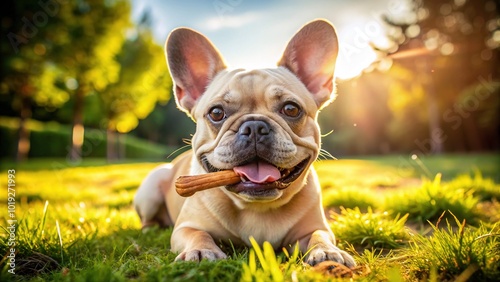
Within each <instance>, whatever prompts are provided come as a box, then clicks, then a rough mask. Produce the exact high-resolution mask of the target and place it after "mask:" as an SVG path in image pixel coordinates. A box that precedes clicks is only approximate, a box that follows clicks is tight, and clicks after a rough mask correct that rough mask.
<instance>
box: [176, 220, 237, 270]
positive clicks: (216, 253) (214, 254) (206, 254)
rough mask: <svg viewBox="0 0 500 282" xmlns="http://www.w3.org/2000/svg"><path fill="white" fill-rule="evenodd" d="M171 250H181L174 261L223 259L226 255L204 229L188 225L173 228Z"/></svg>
mask: <svg viewBox="0 0 500 282" xmlns="http://www.w3.org/2000/svg"><path fill="white" fill-rule="evenodd" d="M171 242H172V250H174V251H175V250H183V251H182V252H181V253H180V254H179V255H178V256H177V257H176V258H175V260H176V261H182V260H185V261H198V262H199V261H201V260H202V259H207V260H210V261H213V260H218V259H225V258H227V255H226V254H225V253H224V252H223V251H222V250H221V249H220V248H219V247H218V246H217V245H216V244H215V241H214V239H213V238H212V236H210V234H208V233H207V232H205V231H201V230H197V229H194V228H190V227H180V228H176V229H174V232H173V233H172V240H171Z"/></svg>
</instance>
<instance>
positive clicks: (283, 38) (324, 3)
mask: <svg viewBox="0 0 500 282" xmlns="http://www.w3.org/2000/svg"><path fill="white" fill-rule="evenodd" d="M132 8H133V18H134V19H136V20H137V19H139V18H140V16H141V15H142V13H144V11H146V10H149V12H150V14H151V16H152V20H153V21H152V24H153V33H154V37H155V39H156V41H158V43H160V44H164V42H165V40H166V38H167V36H168V34H169V33H170V31H171V30H173V29H174V28H177V27H181V26H183V27H190V28H193V29H195V30H197V31H199V32H201V33H202V34H204V35H205V36H207V37H208V38H209V39H210V40H211V41H212V42H213V43H214V44H215V46H217V48H218V49H219V51H220V52H221V53H222V56H223V57H224V58H225V61H226V63H227V64H228V65H229V67H231V68H247V69H252V68H269V67H275V66H276V62H277V61H278V60H279V59H280V57H281V53H282V52H283V50H284V49H285V47H286V44H287V42H288V40H289V39H290V38H291V37H292V36H293V35H294V34H295V32H296V31H298V30H299V29H300V27H301V26H303V25H304V24H305V23H307V22H309V21H312V20H314V19H317V18H324V19H327V20H329V21H330V22H331V23H332V24H333V25H334V26H335V28H336V31H337V35H338V37H339V42H340V53H339V57H338V60H337V69H336V75H337V77H339V78H341V79H348V78H351V77H354V76H356V75H359V74H360V73H361V71H362V70H363V69H364V68H366V67H367V66H368V65H370V63H371V62H373V61H374V60H376V55H375V53H374V52H373V51H372V48H371V47H370V46H369V42H375V43H377V44H378V45H380V46H384V45H387V44H388V42H387V40H386V37H385V34H386V33H387V32H386V30H385V25H384V24H383V22H382V21H381V15H388V16H396V17H397V16H398V15H401V14H404V13H405V11H407V0H313V1H301V0H287V1H285V0H268V1H265V0H253V1H252V0H207V1H204V0H185V1H176V0H133V1H132Z"/></svg>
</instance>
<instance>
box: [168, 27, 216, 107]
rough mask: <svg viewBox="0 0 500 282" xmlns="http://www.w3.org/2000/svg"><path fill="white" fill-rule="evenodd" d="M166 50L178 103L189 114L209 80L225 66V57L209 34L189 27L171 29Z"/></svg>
mask: <svg viewBox="0 0 500 282" xmlns="http://www.w3.org/2000/svg"><path fill="white" fill-rule="evenodd" d="M165 51H166V56H167V64H168V69H169V71H170V75H171V76H172V79H173V80H174V91H175V100H176V102H177V105H178V106H179V107H180V108H181V109H182V110H184V111H185V112H187V113H188V114H191V110H192V109H193V107H194V105H195V104H196V102H197V101H198V99H199V98H200V97H201V95H203V93H204V92H205V90H206V88H207V86H208V84H209V83H210V81H211V80H212V79H213V78H214V77H215V75H217V73H219V72H220V71H221V70H223V69H225V68H226V65H225V64H224V60H223V59H222V56H221V55H220V54H219V51H218V50H217V48H215V46H214V45H213V44H212V42H210V40H208V38H206V37H205V36H203V35H202V34H200V33H198V32H196V31H194V30H192V29H189V28H178V29H175V30H173V31H172V32H171V33H170V35H169V36H168V38H167V42H166V43H165Z"/></svg>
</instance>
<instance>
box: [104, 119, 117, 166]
mask: <svg viewBox="0 0 500 282" xmlns="http://www.w3.org/2000/svg"><path fill="white" fill-rule="evenodd" d="M116 140H117V138H116V132H115V131H114V130H113V129H112V128H109V127H108V129H107V130H106V159H107V160H108V162H112V161H114V160H116V159H117V150H116Z"/></svg>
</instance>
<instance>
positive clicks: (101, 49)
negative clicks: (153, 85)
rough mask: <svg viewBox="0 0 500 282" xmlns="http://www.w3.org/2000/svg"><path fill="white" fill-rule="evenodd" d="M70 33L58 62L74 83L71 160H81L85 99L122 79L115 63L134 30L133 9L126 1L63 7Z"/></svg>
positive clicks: (65, 26) (94, 0) (90, 0)
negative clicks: (127, 32) (131, 18)
mask: <svg viewBox="0 0 500 282" xmlns="http://www.w3.org/2000/svg"><path fill="white" fill-rule="evenodd" d="M60 14H61V18H62V19H63V24H62V25H61V26H59V28H62V29H65V30H67V37H66V38H65V41H64V43H63V44H60V45H59V46H57V47H58V48H57V50H58V54H59V55H58V56H57V57H56V61H57V63H58V64H59V65H60V66H61V68H62V69H64V70H65V72H66V77H67V80H70V81H72V83H71V89H70V90H71V93H72V96H73V99H74V108H73V130H72V139H71V144H72V146H71V152H70V157H71V159H73V160H76V161H77V160H79V159H80V158H81V146H82V144H83V137H84V125H83V106H84V97H85V96H86V95H87V94H89V93H93V92H99V91H102V90H104V89H106V87H107V86H108V85H109V84H111V83H115V82H116V81H118V79H119V72H120V64H119V63H118V62H117V61H116V60H115V57H116V55H117V54H118V53H119V51H120V48H121V46H122V44H123V42H124V40H125V32H126V30H127V28H129V27H130V25H131V24H130V21H129V15H130V6H129V3H128V1H125V0H114V1H106V0H86V1H76V2H67V4H65V5H62V6H61V11H60Z"/></svg>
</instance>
